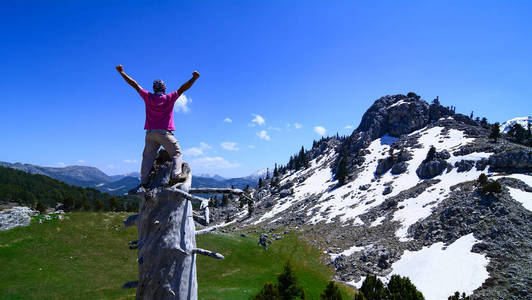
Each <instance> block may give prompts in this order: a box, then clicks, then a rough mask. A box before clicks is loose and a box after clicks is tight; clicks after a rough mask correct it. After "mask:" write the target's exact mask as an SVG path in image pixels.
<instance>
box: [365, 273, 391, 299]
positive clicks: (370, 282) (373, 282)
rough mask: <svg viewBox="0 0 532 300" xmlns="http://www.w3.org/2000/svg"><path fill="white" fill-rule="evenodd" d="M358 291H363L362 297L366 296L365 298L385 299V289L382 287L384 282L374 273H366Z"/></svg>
mask: <svg viewBox="0 0 532 300" xmlns="http://www.w3.org/2000/svg"><path fill="white" fill-rule="evenodd" d="M360 291H361V292H362V293H364V297H366V299H367V300H381V299H386V297H387V291H386V289H385V288H384V284H383V283H382V281H381V280H380V279H379V278H377V276H375V275H368V276H367V277H366V279H364V282H363V283H362V287H361V288H360Z"/></svg>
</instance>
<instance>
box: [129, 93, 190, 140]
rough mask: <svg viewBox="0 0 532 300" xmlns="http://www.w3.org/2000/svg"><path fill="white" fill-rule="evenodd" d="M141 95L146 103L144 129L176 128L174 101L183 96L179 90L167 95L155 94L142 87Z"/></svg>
mask: <svg viewBox="0 0 532 300" xmlns="http://www.w3.org/2000/svg"><path fill="white" fill-rule="evenodd" d="M139 94H140V96H141V97H142V99H144V103H145V104H146V123H145V124H144V129H165V130H175V125H174V103H175V102H176V100H177V98H179V96H181V94H179V93H178V92H177V91H175V92H171V93H170V94H166V95H160V96H159V95H155V94H152V93H149V92H148V91H146V90H145V89H140V91H139Z"/></svg>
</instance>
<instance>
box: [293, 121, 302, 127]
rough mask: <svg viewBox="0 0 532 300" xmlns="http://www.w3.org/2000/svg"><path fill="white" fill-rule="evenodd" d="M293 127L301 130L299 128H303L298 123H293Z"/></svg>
mask: <svg viewBox="0 0 532 300" xmlns="http://www.w3.org/2000/svg"><path fill="white" fill-rule="evenodd" d="M294 127H295V128H296V129H301V128H303V125H302V124H299V123H298V122H295V123H294Z"/></svg>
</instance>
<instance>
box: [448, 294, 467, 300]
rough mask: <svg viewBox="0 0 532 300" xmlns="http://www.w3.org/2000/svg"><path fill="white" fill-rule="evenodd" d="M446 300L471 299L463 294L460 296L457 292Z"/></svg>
mask: <svg viewBox="0 0 532 300" xmlns="http://www.w3.org/2000/svg"><path fill="white" fill-rule="evenodd" d="M447 299H448V300H471V297H469V296H466V294H465V293H462V295H461V296H460V293H459V292H455V293H454V295H452V296H449V298H447Z"/></svg>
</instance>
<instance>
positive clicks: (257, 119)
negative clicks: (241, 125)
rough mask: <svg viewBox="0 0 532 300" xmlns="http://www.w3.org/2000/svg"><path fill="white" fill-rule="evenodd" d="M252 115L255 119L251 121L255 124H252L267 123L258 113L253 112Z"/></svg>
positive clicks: (260, 124)
mask: <svg viewBox="0 0 532 300" xmlns="http://www.w3.org/2000/svg"><path fill="white" fill-rule="evenodd" d="M251 115H252V116H253V117H254V118H253V120H251V122H252V123H255V124H251V126H255V125H259V126H262V125H264V124H265V123H266V121H265V120H264V118H263V117H261V116H260V115H256V114H251Z"/></svg>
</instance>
